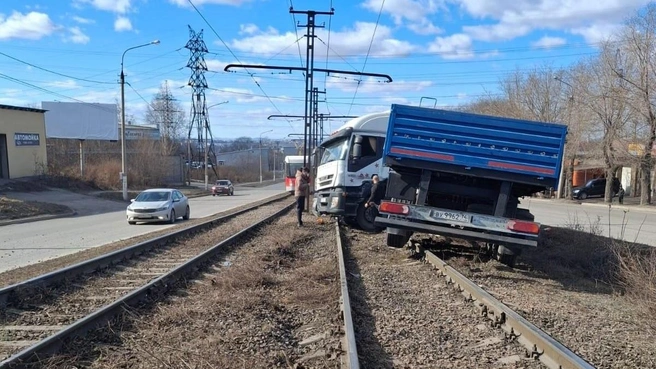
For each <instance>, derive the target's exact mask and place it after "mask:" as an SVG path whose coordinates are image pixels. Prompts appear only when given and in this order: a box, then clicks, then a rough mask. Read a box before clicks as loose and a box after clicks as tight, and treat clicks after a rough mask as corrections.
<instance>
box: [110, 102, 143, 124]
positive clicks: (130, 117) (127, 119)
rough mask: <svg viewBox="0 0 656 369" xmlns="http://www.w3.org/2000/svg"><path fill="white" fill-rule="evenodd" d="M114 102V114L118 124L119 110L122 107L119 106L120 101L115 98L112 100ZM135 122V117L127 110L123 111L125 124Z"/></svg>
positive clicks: (119, 118) (119, 120)
mask: <svg viewBox="0 0 656 369" xmlns="http://www.w3.org/2000/svg"><path fill="white" fill-rule="evenodd" d="M114 101H115V103H116V114H117V119H116V121H117V122H118V124H121V111H122V110H123V107H122V106H121V102H120V101H119V100H118V98H117V99H115V100H114ZM136 122H137V118H136V117H135V116H134V115H133V114H130V113H128V112H127V111H126V112H125V124H135V123H136Z"/></svg>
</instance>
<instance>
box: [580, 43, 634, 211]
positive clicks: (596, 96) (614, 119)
mask: <svg viewBox="0 0 656 369" xmlns="http://www.w3.org/2000/svg"><path fill="white" fill-rule="evenodd" d="M612 45H613V44H612V43H611V42H605V43H603V44H602V45H601V52H600V54H599V55H598V56H597V57H595V58H592V59H590V60H587V61H584V62H583V63H582V64H581V65H580V66H579V67H580V68H581V69H582V70H584V71H585V73H579V74H578V75H577V77H578V78H577V80H576V81H575V84H576V86H577V87H578V88H580V89H581V92H582V93H581V94H580V98H581V102H582V107H583V108H585V109H586V110H587V111H588V112H589V113H590V114H591V115H592V116H594V117H596V122H595V126H596V127H598V128H599V130H598V132H599V133H597V134H596V135H593V136H592V139H594V140H598V141H600V142H601V148H600V149H601V156H602V157H603V160H604V164H605V167H606V168H605V176H606V178H607V180H606V189H605V193H604V201H605V202H608V203H610V202H612V198H613V195H614V193H613V180H612V179H613V178H614V177H615V173H616V172H617V170H618V169H619V167H620V161H619V160H618V148H617V144H618V142H620V141H621V139H622V138H623V137H622V135H623V131H624V127H625V126H626V123H627V122H628V121H629V120H630V119H631V109H630V105H629V103H628V99H627V96H628V94H627V92H626V89H625V88H623V86H622V84H621V83H620V82H621V80H620V79H619V78H617V75H616V73H615V72H614V71H615V70H616V67H617V64H618V60H617V53H616V50H615V48H613V46H612Z"/></svg>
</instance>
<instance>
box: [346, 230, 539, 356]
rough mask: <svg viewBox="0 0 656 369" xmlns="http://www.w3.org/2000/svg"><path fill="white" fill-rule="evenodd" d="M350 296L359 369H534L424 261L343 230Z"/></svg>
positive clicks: (520, 349)
mask: <svg viewBox="0 0 656 369" xmlns="http://www.w3.org/2000/svg"><path fill="white" fill-rule="evenodd" d="M346 232H347V235H346V236H345V246H347V251H346V258H347V270H348V273H347V274H348V275H349V276H348V277H349V293H350V295H351V300H352V308H353V319H354V324H355V327H356V340H357V344H358V354H359V356H360V365H361V367H363V368H498V367H506V368H508V367H510V368H515V367H517V368H540V367H541V365H540V364H539V363H538V362H535V361H533V360H532V359H525V358H524V352H525V350H524V349H523V347H521V346H520V345H519V344H517V343H514V342H511V343H507V342H505V340H504V335H503V332H502V331H501V330H499V329H495V328H491V327H490V325H489V323H488V321H487V320H486V319H485V318H483V317H481V316H480V315H479V314H478V311H477V310H476V308H475V307H474V306H473V304H471V303H469V302H465V300H464V297H463V296H462V295H461V294H460V293H459V292H457V291H456V290H455V289H454V288H453V287H452V286H447V285H446V283H445V280H444V278H442V277H439V276H438V274H437V272H436V271H435V270H434V269H432V267H430V266H429V265H428V264H424V263H423V262H420V261H419V260H417V259H416V258H415V257H414V256H412V255H411V253H410V252H409V251H408V250H406V249H400V250H398V249H391V248H388V247H387V246H385V234H384V233H381V234H374V235H371V234H366V233H362V232H359V231H354V230H347V231H346Z"/></svg>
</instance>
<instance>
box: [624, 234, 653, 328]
mask: <svg viewBox="0 0 656 369" xmlns="http://www.w3.org/2000/svg"><path fill="white" fill-rule="evenodd" d="M615 257H616V259H617V263H618V270H617V276H618V279H619V284H620V285H621V286H622V287H623V288H624V291H625V293H626V296H627V297H628V298H629V299H630V300H631V301H632V303H633V306H634V307H635V308H636V312H637V314H638V315H639V316H640V317H641V318H642V320H643V322H644V323H645V325H646V326H647V327H648V328H649V329H650V330H651V331H652V332H656V305H655V304H654V303H655V302H656V250H655V249H653V248H650V249H637V248H635V247H629V246H624V247H621V246H616V248H615Z"/></svg>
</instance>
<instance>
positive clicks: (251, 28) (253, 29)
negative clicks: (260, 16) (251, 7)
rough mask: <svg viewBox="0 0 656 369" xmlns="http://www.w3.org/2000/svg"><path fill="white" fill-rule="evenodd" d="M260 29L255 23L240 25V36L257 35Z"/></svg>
mask: <svg viewBox="0 0 656 369" xmlns="http://www.w3.org/2000/svg"><path fill="white" fill-rule="evenodd" d="M259 30H260V29H259V28H258V27H257V25H255V24H253V23H249V24H240V25H239V34H240V35H252V34H255V33H257V31H259Z"/></svg>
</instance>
